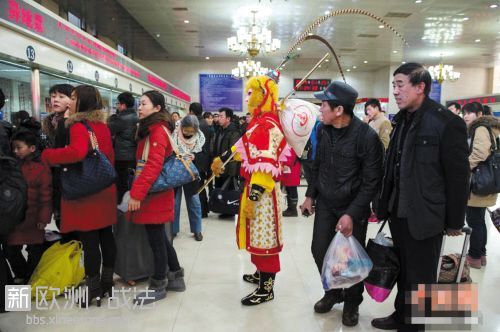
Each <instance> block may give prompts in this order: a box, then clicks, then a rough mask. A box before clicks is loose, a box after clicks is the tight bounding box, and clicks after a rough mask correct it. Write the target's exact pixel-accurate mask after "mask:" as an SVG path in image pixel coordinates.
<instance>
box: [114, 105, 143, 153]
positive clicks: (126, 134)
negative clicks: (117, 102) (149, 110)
mask: <svg viewBox="0 0 500 332" xmlns="http://www.w3.org/2000/svg"><path fill="white" fill-rule="evenodd" d="M138 122H139V117H138V116H137V112H136V111H135V109H133V108H129V109H126V110H124V111H121V112H119V113H117V114H115V115H113V116H111V117H110V118H109V120H108V126H109V129H110V131H111V136H112V137H113V146H114V149H115V160H135V150H136V149H137V142H136V139H135V133H136V131H137V123H138Z"/></svg>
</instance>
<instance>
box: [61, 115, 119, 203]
mask: <svg viewBox="0 0 500 332" xmlns="http://www.w3.org/2000/svg"><path fill="white" fill-rule="evenodd" d="M82 124H83V125H84V126H85V127H87V131H88V133H89V136H90V143H91V146H92V149H91V150H90V151H89V152H88V154H87V156H86V157H85V159H84V160H83V161H82V162H79V163H75V164H69V165H66V166H64V167H63V172H62V173H61V174H62V175H61V192H62V197H63V198H64V199H65V200H76V199H79V198H82V197H86V196H90V195H92V194H95V193H98V192H100V191H101V190H103V189H105V188H107V187H109V186H111V185H112V184H113V183H115V181H116V176H117V175H116V171H115V168H114V167H113V165H112V164H111V162H110V161H109V160H108V158H107V157H106V156H105V155H104V154H103V153H102V152H101V151H99V144H98V142H97V137H96V136H95V133H94V131H93V130H92V128H91V127H90V126H89V125H88V124H87V123H86V122H82Z"/></svg>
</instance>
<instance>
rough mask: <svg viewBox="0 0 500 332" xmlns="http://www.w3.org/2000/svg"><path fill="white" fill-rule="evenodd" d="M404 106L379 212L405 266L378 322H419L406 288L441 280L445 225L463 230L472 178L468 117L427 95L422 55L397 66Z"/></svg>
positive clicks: (393, 325)
mask: <svg viewBox="0 0 500 332" xmlns="http://www.w3.org/2000/svg"><path fill="white" fill-rule="evenodd" d="M393 76H394V79H393V83H392V84H393V88H394V92H393V94H394V98H395V99H396V103H397V104H398V107H399V109H400V112H399V113H398V114H396V116H395V117H394V120H393V128H394V129H393V132H392V134H391V141H390V143H389V147H388V150H387V155H386V162H385V170H384V180H383V183H382V192H381V195H380V198H379V205H378V209H377V216H378V218H379V219H387V218H388V219H389V221H390V223H389V225H390V228H391V235H392V238H393V240H394V244H395V246H396V247H397V248H398V249H399V256H400V257H399V258H400V265H401V266H400V268H401V272H400V275H399V278H398V281H397V284H398V294H397V296H396V300H395V303H394V308H395V311H394V313H392V314H391V315H390V316H388V317H384V318H378V319H374V320H373V321H372V325H373V326H374V327H375V328H379V329H384V330H385V329H398V330H419V329H421V328H422V327H421V326H415V325H411V324H410V322H411V308H410V305H409V303H405V292H408V291H411V290H412V289H415V288H414V287H415V286H416V285H417V284H432V283H436V279H437V267H438V266H437V265H438V260H439V255H440V249H441V244H442V240H443V232H445V231H446V233H447V234H448V235H451V236H457V235H460V234H461V232H460V229H461V228H462V226H463V224H464V220H465V209H466V206H467V197H468V184H469V161H468V155H469V151H468V146H467V133H466V127H465V123H464V121H463V120H462V119H461V118H459V117H457V116H456V115H454V114H453V113H451V112H449V111H448V110H446V108H445V107H444V106H442V105H440V104H438V103H436V102H434V101H433V100H431V99H430V98H429V96H428V95H429V92H430V88H431V76H430V74H429V72H428V71H427V70H426V69H425V68H424V67H423V66H422V65H420V64H418V63H407V64H404V65H402V66H400V67H399V68H398V69H396V71H395V72H394V74H393Z"/></svg>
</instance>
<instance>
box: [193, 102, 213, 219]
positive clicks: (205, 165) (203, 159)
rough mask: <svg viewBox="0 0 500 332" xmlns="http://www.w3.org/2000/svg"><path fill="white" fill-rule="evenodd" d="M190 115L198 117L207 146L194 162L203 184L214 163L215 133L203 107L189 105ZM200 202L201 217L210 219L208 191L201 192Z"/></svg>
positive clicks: (197, 154) (195, 104) (194, 104)
mask: <svg viewBox="0 0 500 332" xmlns="http://www.w3.org/2000/svg"><path fill="white" fill-rule="evenodd" d="M189 114H191V115H194V116H196V118H197V119H198V122H199V123H200V130H201V132H202V133H203V136H205V144H203V147H202V149H201V151H200V152H198V153H196V154H195V156H194V160H193V163H194V165H195V166H196V168H197V169H198V171H199V172H200V183H201V184H203V183H205V181H206V180H207V179H208V175H209V172H210V164H211V163H212V160H211V158H210V154H211V151H210V150H211V146H212V141H213V139H214V137H213V131H212V130H211V129H210V126H209V125H208V122H207V120H206V119H205V118H204V117H203V107H202V106H201V104H200V103H191V105H189ZM200 202H201V217H202V218H206V217H208V212H210V209H209V207H208V197H207V191H206V189H204V190H203V191H202V192H200Z"/></svg>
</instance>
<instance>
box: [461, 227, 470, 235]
mask: <svg viewBox="0 0 500 332" xmlns="http://www.w3.org/2000/svg"><path fill="white" fill-rule="evenodd" d="M462 232H464V233H465V234H466V235H470V234H471V233H472V228H470V227H469V226H464V227H462Z"/></svg>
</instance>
